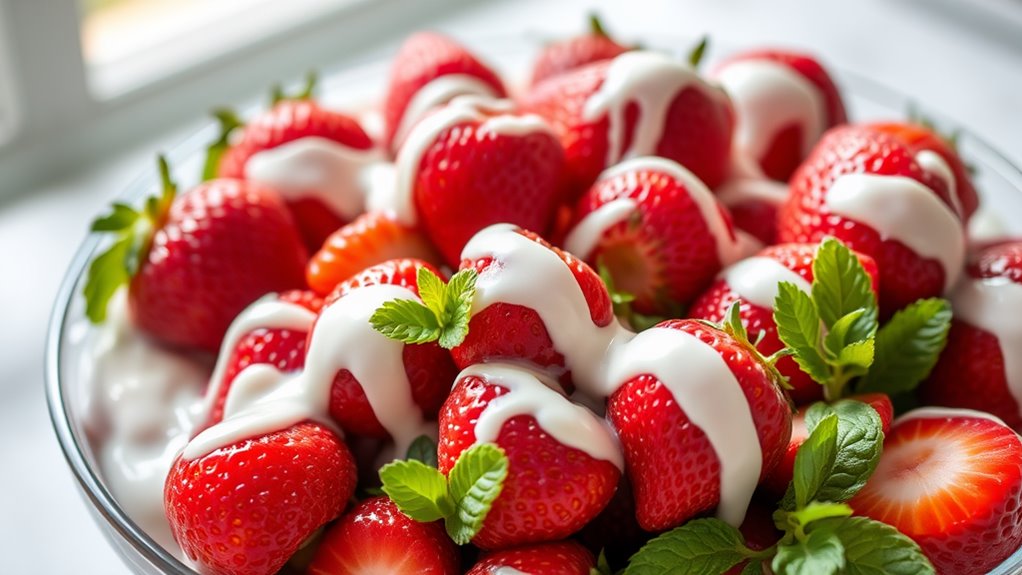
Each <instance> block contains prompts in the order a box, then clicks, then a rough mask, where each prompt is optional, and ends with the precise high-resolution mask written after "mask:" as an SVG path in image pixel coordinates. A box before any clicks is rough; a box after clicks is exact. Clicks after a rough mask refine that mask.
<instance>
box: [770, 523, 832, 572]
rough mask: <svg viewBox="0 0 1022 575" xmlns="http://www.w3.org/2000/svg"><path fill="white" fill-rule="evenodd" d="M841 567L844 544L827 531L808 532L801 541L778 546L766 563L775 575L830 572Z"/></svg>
mask: <svg viewBox="0 0 1022 575" xmlns="http://www.w3.org/2000/svg"><path fill="white" fill-rule="evenodd" d="M844 566H845V549H844V546H843V545H842V544H841V540H840V539H839V538H838V536H837V535H836V534H834V533H833V532H830V531H827V530H817V531H812V532H810V533H809V535H808V537H806V538H805V539H803V540H795V541H794V542H792V543H789V544H787V545H779V546H778V547H777V555H774V560H773V563H771V565H770V567H771V568H772V569H773V571H774V573H776V574H777V575H803V574H806V573H812V574H813V575H832V574H834V573H838V572H839V571H841V569H843V568H844Z"/></svg>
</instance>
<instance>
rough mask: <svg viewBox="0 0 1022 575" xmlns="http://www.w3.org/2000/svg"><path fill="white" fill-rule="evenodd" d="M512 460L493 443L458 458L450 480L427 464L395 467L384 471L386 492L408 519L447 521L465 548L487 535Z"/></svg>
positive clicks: (407, 463)
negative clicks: (485, 528)
mask: <svg viewBox="0 0 1022 575" xmlns="http://www.w3.org/2000/svg"><path fill="white" fill-rule="evenodd" d="M508 466H509V462H508V458H507V455H506V454H505V453H504V450H503V449H501V448H500V447H497V446H496V445H494V444H492V443H482V444H479V445H474V446H472V447H470V448H468V449H466V450H465V451H464V452H462V454H461V456H460V457H458V462H457V463H455V464H454V467H453V468H452V469H451V471H450V473H449V474H448V477H444V475H443V474H442V473H440V471H438V470H437V469H436V468H434V467H430V466H428V465H426V464H424V463H422V462H421V461H417V460H414V459H412V460H406V461H394V462H392V463H388V464H387V465H384V466H383V467H382V468H381V469H380V479H381V480H382V482H383V492H384V493H386V494H387V495H388V496H389V497H390V498H391V499H392V500H393V501H394V504H395V505H397V508H398V509H399V510H401V512H402V513H404V514H405V515H407V516H408V517H410V518H412V519H414V520H416V521H420V522H424V523H429V522H433V521H438V520H441V519H442V520H443V521H444V526H445V527H446V529H447V534H448V535H449V536H450V537H451V539H453V540H454V542H455V543H457V544H458V545H464V544H466V543H468V542H469V541H471V540H472V538H473V537H475V535H476V534H477V533H478V532H479V530H480V529H482V525H483V522H484V521H485V520H486V516H487V514H488V513H489V512H490V508H491V507H492V506H493V502H494V501H496V500H497V497H499V496H500V492H501V491H502V490H503V488H504V480H505V479H506V478H507V472H508Z"/></svg>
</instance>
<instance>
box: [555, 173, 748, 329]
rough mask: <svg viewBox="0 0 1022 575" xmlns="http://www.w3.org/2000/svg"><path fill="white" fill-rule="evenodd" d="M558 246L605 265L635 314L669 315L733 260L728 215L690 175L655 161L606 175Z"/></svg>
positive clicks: (736, 253) (735, 248)
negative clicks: (633, 298)
mask: <svg viewBox="0 0 1022 575" xmlns="http://www.w3.org/2000/svg"><path fill="white" fill-rule="evenodd" d="M564 246H565V248H566V249H567V250H568V251H570V252H572V253H573V254H575V255H576V256H578V257H580V258H584V259H585V260H586V262H588V263H589V264H590V265H596V264H597V263H601V264H603V265H605V266H606V268H607V271H609V272H610V275H611V277H612V278H613V283H614V286H615V287H616V288H617V289H620V290H621V291H623V292H627V293H629V294H631V295H633V296H635V301H634V303H633V306H634V308H635V310H636V311H638V312H641V313H644V314H656V315H668V316H676V315H680V313H679V311H678V310H680V309H681V308H683V307H684V306H686V305H687V304H688V303H689V302H691V301H692V299H693V298H694V297H695V296H696V295H698V294H699V293H700V292H701V291H702V290H704V289H706V286H707V285H709V284H710V282H711V281H713V277H714V276H715V275H716V274H717V272H718V271H720V269H721V268H722V267H724V266H726V265H728V264H730V263H732V262H733V261H735V260H736V259H738V257H739V246H738V241H737V238H736V237H735V234H734V230H732V228H731V220H730V218H729V216H728V214H727V211H726V209H725V208H724V207H722V206H721V205H720V204H719V203H718V202H717V200H716V199H715V198H714V197H713V194H712V193H711V192H710V191H709V190H708V189H707V188H706V186H704V185H703V183H702V182H700V181H699V180H698V179H697V178H696V177H695V176H694V175H693V174H692V173H691V172H689V171H688V170H686V169H685V168H683V167H681V166H680V165H678V164H676V163H674V162H672V161H670V160H665V159H663V158H653V157H648V158H637V159H635V160H630V161H627V162H625V163H623V164H620V165H618V166H615V167H614V168H611V169H610V170H607V171H606V172H604V173H603V174H602V175H601V176H600V179H599V180H598V181H597V182H596V183H595V184H594V185H593V187H592V188H590V189H589V191H588V192H587V193H586V195H585V196H583V197H582V199H581V200H580V202H579V205H578V209H577V210H576V213H575V227H574V229H573V230H572V232H570V233H569V234H568V236H567V239H566V240H565V242H564Z"/></svg>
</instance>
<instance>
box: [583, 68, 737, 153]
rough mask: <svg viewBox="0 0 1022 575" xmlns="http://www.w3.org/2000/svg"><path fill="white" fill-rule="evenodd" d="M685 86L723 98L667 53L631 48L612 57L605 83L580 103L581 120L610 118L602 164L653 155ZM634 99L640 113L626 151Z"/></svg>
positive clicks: (694, 72)
mask: <svg viewBox="0 0 1022 575" xmlns="http://www.w3.org/2000/svg"><path fill="white" fill-rule="evenodd" d="M687 88H698V89H700V90H703V91H704V92H705V93H706V94H708V95H710V96H711V97H714V98H724V95H723V92H719V91H718V90H716V89H714V88H712V87H711V86H709V85H707V84H706V83H705V82H703V80H702V79H701V78H700V77H699V75H698V74H697V73H696V71H695V70H693V69H692V68H691V67H690V66H688V65H687V64H686V63H684V62H680V61H678V60H675V59H673V58H671V57H669V56H667V55H665V54H661V53H659V52H643V51H632V52H626V53H624V54H621V55H620V56H618V57H617V58H614V60H613V61H612V62H611V63H610V66H609V67H608V68H607V76H606V78H604V80H603V84H601V85H600V87H599V89H598V90H597V91H596V92H595V93H593V95H592V96H590V97H589V99H588V100H587V101H586V103H585V105H584V107H583V108H582V119H583V120H585V121H588V122H595V121H597V120H599V119H600V118H602V117H604V116H606V117H607V119H608V122H609V127H608V131H607V144H608V146H607V158H606V165H607V166H612V165H614V164H616V163H618V162H620V161H621V160H627V159H629V158H634V157H638V156H649V155H652V154H655V153H656V149H657V145H659V143H660V138H661V136H662V135H663V129H664V124H665V123H666V121H667V113H668V111H669V110H670V106H671V102H673V101H674V98H675V97H676V96H677V95H678V94H680V93H681V92H683V91H684V90H686V89H687ZM632 103H635V104H636V105H637V106H638V109H639V118H638V121H637V122H636V125H635V132H634V134H632V143H631V147H630V148H629V149H627V150H625V149H624V142H625V139H626V134H625V129H626V127H627V126H626V121H625V110H626V109H627V108H628V106H629V104H632Z"/></svg>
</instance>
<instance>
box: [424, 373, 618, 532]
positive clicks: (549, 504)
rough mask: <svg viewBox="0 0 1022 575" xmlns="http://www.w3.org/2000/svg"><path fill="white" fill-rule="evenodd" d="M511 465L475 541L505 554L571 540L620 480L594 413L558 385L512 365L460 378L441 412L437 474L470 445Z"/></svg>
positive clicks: (604, 431) (615, 459)
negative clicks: (491, 450)
mask: <svg viewBox="0 0 1022 575" xmlns="http://www.w3.org/2000/svg"><path fill="white" fill-rule="evenodd" d="M487 442H492V443H494V444H496V445H497V446H498V447H499V448H501V449H503V451H504V453H505V454H506V457H507V460H508V467H507V477H506V479H505V480H504V482H503V487H502V490H501V491H500V492H499V495H498V496H497V497H496V499H495V500H494V501H493V502H492V507H491V508H490V509H489V511H488V513H487V514H486V515H485V519H484V520H483V523H482V526H481V529H480V530H479V531H478V532H477V533H476V534H475V535H474V537H473V538H472V542H473V543H474V544H475V545H477V546H478V547H481V548H483V549H503V548H507V547H512V546H516V545H523V544H527V543H535V542H541V541H555V540H558V539H562V538H564V537H567V536H569V535H571V534H572V533H574V532H576V531H578V530H579V529H581V528H582V527H583V526H584V525H585V524H586V523H588V522H589V521H590V520H592V519H593V518H594V517H596V515H598V514H599V513H600V511H601V510H602V509H603V507H604V506H606V504H607V502H608V501H610V499H611V497H612V496H613V494H614V490H615V488H616V487H617V482H618V479H619V478H620V476H621V472H620V470H619V467H618V465H620V461H619V460H620V454H619V453H618V451H617V447H616V445H615V443H614V440H613V439H612V437H611V436H610V434H609V431H608V430H607V429H606V428H605V427H603V426H602V425H601V424H600V422H599V420H598V419H597V418H596V416H595V415H593V414H592V413H591V412H589V411H588V410H586V409H585V408H583V407H579V406H576V405H574V404H572V403H570V402H569V400H568V398H567V397H566V396H565V395H564V394H563V391H562V390H561V389H560V388H559V386H558V385H557V384H556V383H553V382H552V381H547V380H546V379H545V377H543V376H539V375H536V374H533V373H531V372H529V371H527V370H524V369H522V368H520V367H515V366H513V365H511V364H499V363H498V364H485V365H480V366H475V367H473V368H469V369H468V370H466V371H465V372H462V374H461V376H460V377H459V379H458V381H457V382H456V383H455V385H454V389H453V390H452V391H451V395H450V397H448V398H447V401H446V402H445V403H444V406H443V408H442V409H441V411H440V441H439V444H438V452H437V456H438V462H439V469H440V471H441V472H442V473H444V474H449V473H451V470H452V468H454V467H455V465H456V463H457V462H458V460H459V458H460V457H462V454H463V453H464V452H466V450H468V449H469V448H470V447H471V446H472V445H473V444H476V443H487Z"/></svg>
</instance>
